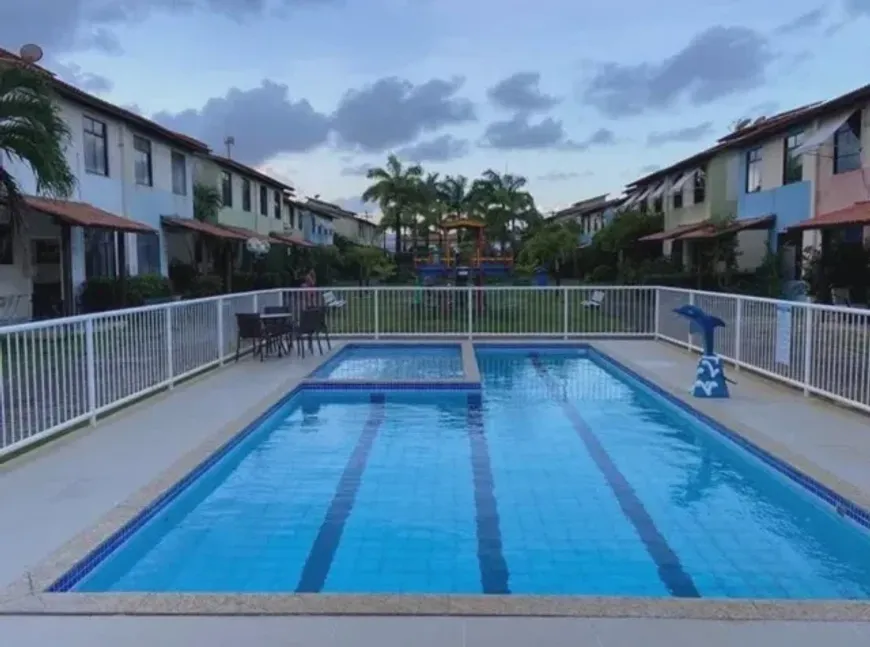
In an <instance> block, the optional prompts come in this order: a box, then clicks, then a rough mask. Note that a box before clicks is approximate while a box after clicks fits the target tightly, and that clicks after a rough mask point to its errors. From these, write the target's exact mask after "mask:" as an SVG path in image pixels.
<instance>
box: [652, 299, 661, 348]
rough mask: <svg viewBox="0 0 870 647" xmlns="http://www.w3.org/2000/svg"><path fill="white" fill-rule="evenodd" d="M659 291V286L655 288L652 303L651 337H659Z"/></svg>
mask: <svg viewBox="0 0 870 647" xmlns="http://www.w3.org/2000/svg"><path fill="white" fill-rule="evenodd" d="M661 292H662V289H661V288H659V287H657V288H655V301H654V304H653V317H654V318H655V319H654V320H653V339H658V338H659V314H660V313H661V307H662V302H661V297H660V295H661Z"/></svg>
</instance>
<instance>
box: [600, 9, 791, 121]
mask: <svg viewBox="0 0 870 647" xmlns="http://www.w3.org/2000/svg"><path fill="white" fill-rule="evenodd" d="M773 59H774V54H773V53H772V52H771V49H770V46H769V43H768V40H767V39H766V38H765V37H764V36H763V35H761V34H760V33H758V32H756V31H754V30H752V29H749V28H746V27H722V26H717V27H711V28H709V29H707V30H705V31H703V32H701V33H700V34H698V35H697V36H695V37H694V38H693V39H692V40H691V41H690V42H689V44H688V45H687V46H686V47H684V48H683V49H682V50H680V51H679V52H677V53H676V54H674V55H673V56H671V57H669V58H666V59H664V60H662V61H658V62H646V63H639V64H629V65H625V64H622V63H614V62H607V63H600V64H596V65H595V66H594V73H593V74H592V77H591V79H590V80H589V82H588V84H587V85H586V87H585V89H584V91H583V98H584V100H585V101H586V103H588V104H589V105H591V106H592V107H594V108H596V109H598V110H599V111H600V112H601V113H602V114H604V115H606V116H608V117H612V118H619V117H629V116H635V115H640V114H643V113H646V112H652V111H656V110H663V109H666V108H670V107H672V106H674V105H675V104H676V103H678V102H680V101H682V100H688V101H689V103H691V104H693V105H705V104H709V103H712V102H714V101H716V100H718V99H722V98H724V97H727V96H730V95H734V94H739V93H742V92H748V91H749V90H753V89H755V88H757V87H759V86H761V85H762V84H763V82H764V80H765V73H766V71H767V67H768V65H769V64H770V63H771V62H772V61H773Z"/></svg>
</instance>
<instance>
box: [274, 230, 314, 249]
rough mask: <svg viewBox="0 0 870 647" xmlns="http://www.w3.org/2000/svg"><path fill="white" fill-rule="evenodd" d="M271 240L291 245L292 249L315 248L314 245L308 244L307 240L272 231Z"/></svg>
mask: <svg viewBox="0 0 870 647" xmlns="http://www.w3.org/2000/svg"><path fill="white" fill-rule="evenodd" d="M271 236H272V239H273V240H275V241H277V242H279V243H282V244H284V245H293V246H294V247H316V245H315V244H314V243H309V242H308V241H307V240H302V239H301V238H297V237H296V236H291V235H290V234H285V233H282V232H278V231H273V232H272V234H271Z"/></svg>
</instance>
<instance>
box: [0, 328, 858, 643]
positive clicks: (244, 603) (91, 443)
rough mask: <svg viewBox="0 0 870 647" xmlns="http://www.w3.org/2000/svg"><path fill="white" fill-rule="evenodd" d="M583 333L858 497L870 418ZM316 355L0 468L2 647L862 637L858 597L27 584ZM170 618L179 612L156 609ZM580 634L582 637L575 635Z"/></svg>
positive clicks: (206, 380)
mask: <svg viewBox="0 0 870 647" xmlns="http://www.w3.org/2000/svg"><path fill="white" fill-rule="evenodd" d="M415 341H416V340H415ZM445 341H446V340H444V339H439V340H437V343H442V344H443V343H444V342H445ZM462 341H464V343H463V346H464V347H466V346H467V341H465V340H462ZM516 341H521V343H524V344H525V343H534V342H533V341H531V340H528V339H523V340H516ZM380 343H383V342H380ZM548 343H552V342H548ZM591 343H592V345H594V346H595V347H597V348H598V349H600V350H601V351H602V352H603V353H605V354H607V355H609V356H611V357H613V358H614V359H616V360H618V361H619V362H621V363H623V364H625V365H626V366H628V367H629V368H631V369H632V370H634V371H635V372H637V373H638V374H640V375H642V376H643V377H646V378H649V379H651V380H653V381H654V382H656V383H657V384H659V385H660V386H662V387H663V388H665V389H666V390H668V391H670V392H671V393H673V394H674V395H677V396H679V397H681V398H682V399H684V400H686V401H688V402H690V404H691V405H692V406H693V407H695V408H696V409H698V410H699V411H701V412H703V413H705V414H707V415H708V416H710V417H711V418H714V419H715V420H717V421H719V422H720V423H722V424H724V425H725V426H727V427H729V428H730V429H732V430H733V431H735V432H737V433H739V434H741V435H743V436H744V437H746V438H747V439H749V440H750V441H752V442H753V443H755V444H756V445H758V446H760V447H762V448H763V449H766V450H768V451H770V452H771V453H773V454H775V455H777V456H778V457H780V458H782V459H784V460H786V461H787V462H789V463H791V464H792V465H793V466H795V467H797V468H799V469H800V470H801V471H803V472H805V473H806V474H808V475H809V476H812V477H813V478H815V479H817V480H818V481H820V482H822V483H824V484H825V485H827V486H828V487H830V488H832V489H833V490H835V491H837V492H838V493H840V494H842V495H843V496H846V497H847V498H849V499H851V500H852V501H854V502H855V503H857V504H859V505H862V506H865V507H870V470H868V469H867V466H868V465H870V433H868V431H867V430H868V429H870V418H868V417H866V416H863V415H861V414H858V413H853V412H851V411H848V410H845V409H843V408H841V407H838V406H835V405H831V404H827V403H825V402H823V401H820V400H817V399H813V398H805V397H803V396H802V394H800V393H799V392H796V391H794V390H791V389H788V388H786V387H780V386H778V385H775V384H772V383H770V382H767V381H765V380H762V379H760V378H756V377H753V376H751V374H749V373H747V372H746V371H742V372H739V373H738V372H734V371H732V372H731V377H732V378H733V379H735V380H736V381H737V382H738V385H737V386H734V387H732V398H731V400H729V401H709V400H708V401H699V400H694V399H691V398H690V397H689V396H688V395H686V393H687V387H688V384H689V383H690V382H691V380H692V378H693V376H694V369H695V364H696V356H694V355H691V354H689V353H688V352H687V351H684V350H681V349H677V348H675V347H673V346H670V345H667V344H664V343H662V342H653V341H627V340H626V341H622V340H619V341H613V340H595V341H592V342H591ZM340 347H341V344H336V345H335V348H334V349H333V353H335V352H337V350H338V349H339V348H340ZM464 350H467V348H464ZM466 354H467V353H466ZM330 356H331V355H326V356H323V357H321V356H314V357H311V356H309V357H308V358H306V359H305V360H299V359H298V358H295V357H294V358H291V359H283V360H279V359H272V360H268V361H266V362H259V361H255V360H251V359H243V360H242V361H240V362H239V364H238V365H230V366H229V367H227V368H224V369H221V370H219V371H216V372H213V373H210V374H208V375H206V376H203V377H201V378H199V379H197V380H195V381H192V382H190V383H187V384H184V385H181V386H177V387H176V388H175V389H174V390H172V391H170V392H167V393H165V394H161V395H158V396H155V397H153V398H150V399H148V400H145V401H143V402H141V403H139V404H137V405H134V406H133V407H130V408H128V409H125V410H124V411H122V412H120V413H118V414H116V415H114V416H112V417H110V418H107V419H105V420H104V421H102V422H100V423H99V424H98V425H97V426H96V427H93V428H84V429H81V430H78V431H75V432H73V433H71V434H69V435H67V436H66V437H64V438H62V439H60V440H58V441H55V442H53V443H50V444H48V445H46V446H43V447H40V448H38V449H35V450H33V451H31V452H29V453H27V454H25V455H23V456H21V457H19V458H16V459H13V460H12V461H9V462H7V463H5V464H2V465H0V511H2V512H0V614H2V615H0V635H3V636H4V638H6V637H9V638H11V640H10V644H20V645H43V644H45V645H51V644H58V643H60V642H61V641H63V643H64V644H65V645H68V646H69V645H102V644H107V645H113V644H122V643H123V644H125V645H131V646H133V645H138V644H142V645H146V644H148V645H152V644H160V645H176V644H177V645H187V644H192V642H191V641H194V642H195V640H194V639H193V636H197V637H200V638H201V637H203V636H206V635H208V636H209V638H208V639H207V642H208V643H209V644H212V645H224V644H226V645H237V644H240V643H242V642H243V641H245V640H246V639H247V638H249V637H250V636H252V635H256V637H257V643H258V644H260V645H272V644H274V645H279V644H280V645H287V644H305V645H339V644H341V645H347V644H360V645H365V644H378V645H392V644H396V645H399V644H401V645H408V644H414V645H421V646H424V645H428V644H433V645H435V644H438V645H484V644H487V645H492V644H495V643H496V642H497V643H498V644H501V645H520V644H532V643H534V642H540V641H542V640H546V641H548V642H550V643H552V644H555V645H561V644H572V645H576V644H589V645H623V644H633V643H636V642H639V641H641V640H643V641H644V642H645V643H647V644H653V645H655V644H670V643H671V642H673V641H675V640H676V639H677V638H680V637H682V638H684V639H685V638H689V639H692V638H703V639H704V640H705V642H706V643H708V644H710V645H711V647H713V646H715V645H731V644H734V645H737V644H741V645H743V644H745V643H746V642H747V641H755V642H760V641H761V640H763V639H765V638H766V639H767V641H769V642H774V643H775V644H786V643H788V644H790V645H798V646H799V645H818V644H820V643H823V642H825V643H826V644H828V645H831V646H832V647H833V646H835V645H851V644H860V643H868V642H870V604H865V603H848V602H834V603H794V602H792V603H775V602H774V603H761V602H752V601H718V600H689V601H685V600H684V601H680V600H673V599H669V600H627V599H622V600H619V599H600V598H599V599H588V598H587V599H584V598H567V597H562V598H543V597H541V598H530V597H523V596H512V597H508V598H503V597H499V596H491V597H483V596H474V597H461V596H458V597H447V596H430V597H422V596H292V595H287V596H163V595H149V596H138V595H131V596H117V595H103V596H99V595H97V596H90V595H82V594H42V593H38V591H40V590H42V589H43V588H44V586H45V585H46V580H47V579H48V580H50V579H51V578H52V577H55V576H56V575H57V574H58V569H59V568H61V567H62V566H64V565H66V566H68V565H69V564H70V562H71V560H72V561H75V558H76V557H81V556H82V555H84V553H85V552H87V549H88V548H89V547H93V546H94V545H96V543H98V542H99V541H100V540H101V539H102V538H104V537H105V536H107V534H108V533H110V532H111V531H112V530H114V529H116V528H117V527H118V526H119V525H120V524H122V523H123V522H124V520H126V519H128V518H130V517H131V516H132V515H134V514H135V513H136V512H137V511H138V510H140V509H141V508H142V507H143V506H144V505H145V504H146V503H147V502H148V501H149V500H151V499H153V498H154V497H155V496H156V495H157V494H159V493H160V492H161V491H163V490H164V489H165V488H166V487H167V486H168V485H171V484H172V483H173V482H175V481H177V480H178V479H179V478H180V477H181V476H183V475H184V474H185V473H186V472H188V471H189V470H190V469H191V468H192V467H193V466H194V465H195V464H197V463H198V462H199V461H200V460H201V459H202V458H204V457H205V456H206V455H207V454H208V453H210V452H211V451H214V450H215V449H216V448H218V447H219V446H220V445H221V444H222V443H223V442H225V441H226V440H227V439H228V438H230V437H231V436H232V435H234V434H235V433H236V432H237V431H238V430H239V429H241V428H242V427H244V426H245V425H246V424H248V423H250V422H251V421H253V420H254V419H256V418H257V417H258V415H259V414H260V413H262V412H263V411H264V410H265V409H267V408H268V407H269V405H271V404H272V403H274V402H275V401H276V400H278V399H279V398H280V396H281V395H283V394H284V393H286V392H287V391H288V390H290V389H292V388H293V387H294V386H296V385H298V384H299V383H300V381H302V380H303V379H304V378H305V376H306V375H307V374H308V373H310V372H311V371H312V370H314V369H315V368H316V367H317V366H319V365H320V363H321V362H322V361H324V360H325V359H327V358H328V357H330ZM633 358H642V359H640V360H635V359H633ZM7 585H8V588H7V589H6V590H5V592H4V591H2V587H4V586H7ZM204 601H205V602H206V603H207V604H205V605H203V602H204ZM177 613H181V614H186V615H185V616H184V617H177V616H176V617H172V616H167V615H165V614H177ZM120 614H151V615H145V616H139V617H129V616H126V617H122V616H121V615H120ZM237 614H242V615H241V616H239V615H237ZM309 614H314V615H309ZM233 616H234V617H233ZM337 616H338V617H337ZM367 616H381V617H367ZM383 616H402V617H383ZM446 616H451V617H446ZM456 616H461V617H456ZM480 616H488V617H480ZM494 616H537V617H494ZM540 616H553V617H540ZM556 616H574V617H556ZM733 620H742V622H733ZM821 620H829V622H819V621H821ZM579 635H583V636H584V637H588V640H587V641H586V642H578V639H577V638H578V636H579ZM122 637H123V640H122ZM288 637H293V638H288ZM16 639H17V640H16ZM288 639H290V640H294V639H296V640H298V642H289V643H288V642H287V640H288ZM137 640H141V643H140V642H137ZM3 642H4V643H5V642H6V641H5V640H4V641H3Z"/></svg>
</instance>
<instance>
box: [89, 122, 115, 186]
mask: <svg viewBox="0 0 870 647" xmlns="http://www.w3.org/2000/svg"><path fill="white" fill-rule="evenodd" d="M84 126H85V133H84V146H85V171H87V172H88V173H93V174H94V175H105V176H108V175H109V147H108V146H107V142H106V124H105V123H104V122H102V121H97V120H96V119H91V118H90V117H85V120H84Z"/></svg>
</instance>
